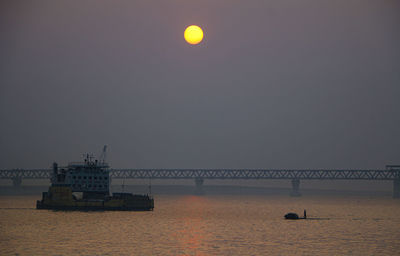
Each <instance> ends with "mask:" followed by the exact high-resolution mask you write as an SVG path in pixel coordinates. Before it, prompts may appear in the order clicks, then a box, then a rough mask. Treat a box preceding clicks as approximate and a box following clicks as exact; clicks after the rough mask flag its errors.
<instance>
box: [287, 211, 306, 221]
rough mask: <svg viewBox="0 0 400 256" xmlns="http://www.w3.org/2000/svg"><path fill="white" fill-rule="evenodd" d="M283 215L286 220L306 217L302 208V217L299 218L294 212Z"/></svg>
mask: <svg viewBox="0 0 400 256" xmlns="http://www.w3.org/2000/svg"><path fill="white" fill-rule="evenodd" d="M284 217H285V219H287V220H299V219H307V212H306V210H304V217H303V218H300V217H299V215H298V214H297V213H294V212H289V213H287V214H286V215H285V216H284Z"/></svg>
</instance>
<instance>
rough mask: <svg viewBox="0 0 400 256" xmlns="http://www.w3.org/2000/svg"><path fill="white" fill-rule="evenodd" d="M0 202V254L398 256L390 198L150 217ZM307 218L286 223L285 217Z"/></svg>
mask: <svg viewBox="0 0 400 256" xmlns="http://www.w3.org/2000/svg"><path fill="white" fill-rule="evenodd" d="M37 199H39V196H24V197H23V196H0V208H1V209H0V255H400V200H394V199H392V198H389V197H366V196H364V197H354V196H352V197H335V196H307V197H306V196H304V197H300V198H291V197H288V196H236V195H235V196H192V195H182V196H172V195H165V196H155V209H154V211H152V212H62V211H58V212H56V211H48V210H35V209H34V207H35V201H36V200H37ZM303 209H307V216H308V217H309V219H307V220H284V219H283V215H284V214H285V213H287V212H297V213H299V214H301V215H302V213H303Z"/></svg>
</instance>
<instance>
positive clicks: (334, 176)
mask: <svg viewBox="0 0 400 256" xmlns="http://www.w3.org/2000/svg"><path fill="white" fill-rule="evenodd" d="M51 172H52V171H51V169H32V170H27V169H14V170H0V179H11V180H13V183H14V186H19V185H20V184H21V182H22V179H49V178H50V176H51ZM110 176H111V178H113V179H194V180H195V182H196V186H197V188H199V189H201V186H202V184H203V182H204V180H205V179H245V180H250V179H276V180H291V181H292V195H293V196H296V195H300V193H299V187H300V180H377V181H379V180H381V181H384V180H386V181H388V180H389V181H390V180H393V196H394V197H400V166H397V165H388V166H386V169H385V170H322V169H320V170H274V169H272V170H269V169H265V170H264V169H111V170H110Z"/></svg>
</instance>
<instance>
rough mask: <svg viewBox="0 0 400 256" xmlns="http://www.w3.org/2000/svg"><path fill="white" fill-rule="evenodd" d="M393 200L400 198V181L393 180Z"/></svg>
mask: <svg viewBox="0 0 400 256" xmlns="http://www.w3.org/2000/svg"><path fill="white" fill-rule="evenodd" d="M393 198H400V179H395V180H393Z"/></svg>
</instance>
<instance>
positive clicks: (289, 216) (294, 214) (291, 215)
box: [285, 212, 299, 220]
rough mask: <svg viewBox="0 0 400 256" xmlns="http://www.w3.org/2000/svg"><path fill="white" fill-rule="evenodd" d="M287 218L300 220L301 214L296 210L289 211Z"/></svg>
mask: <svg viewBox="0 0 400 256" xmlns="http://www.w3.org/2000/svg"><path fill="white" fill-rule="evenodd" d="M285 219H287V220H298V219H299V215H297V213H294V212H289V213H287V214H286V215H285Z"/></svg>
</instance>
